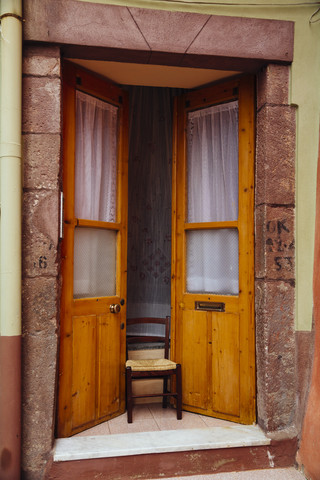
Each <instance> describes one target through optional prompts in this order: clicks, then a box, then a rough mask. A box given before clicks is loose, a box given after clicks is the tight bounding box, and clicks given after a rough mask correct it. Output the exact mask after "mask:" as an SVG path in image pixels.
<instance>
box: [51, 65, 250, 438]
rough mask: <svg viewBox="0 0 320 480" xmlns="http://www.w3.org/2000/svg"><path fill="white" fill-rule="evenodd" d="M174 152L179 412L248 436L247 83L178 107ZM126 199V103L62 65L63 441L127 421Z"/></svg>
mask: <svg viewBox="0 0 320 480" xmlns="http://www.w3.org/2000/svg"><path fill="white" fill-rule="evenodd" d="M219 124H223V128H220V129H219ZM204 135H206V138H207V137H209V140H208V141H207V140H205V141H203V136H204ZM226 135H227V141H225V139H226ZM173 139H174V142H173V143H174V152H173V158H174V161H173V188H172V192H173V193H172V272H171V276H172V282H171V283H172V284H171V304H172V306H171V311H172V315H171V317H172V321H171V330H172V331H171V357H172V359H174V360H176V361H179V362H181V364H182V369H183V406H184V407H183V408H184V409H185V410H189V411H193V412H199V413H202V414H205V415H211V416H215V417H218V418H224V419H229V420H233V421H236V422H240V423H252V422H253V421H254V419H255V400H254V399H255V368H254V307H253V278H254V277H253V274H254V272H253V192H254V188H253V158H254V140H253V139H254V102H253V80H252V79H251V78H241V79H238V80H235V81H231V82H228V83H226V84H223V85H218V86H215V87H211V88H209V89H205V90H203V89H202V90H199V91H194V92H190V93H188V94H186V95H183V96H182V97H179V98H178V99H177V102H176V108H175V113H174V132H173ZM226 149H227V150H226ZM212 151H217V152H218V153H217V155H215V158H211V157H212ZM208 152H209V155H208ZM210 152H211V153H210ZM230 158H231V160H230ZM228 159H229V160H228ZM217 164H221V165H222V168H221V165H220V166H219V165H218V170H215V168H216V165H217ZM212 166H213V167H212ZM217 178H218V181H217ZM127 188H128V98H127V95H126V93H125V92H123V91H122V90H121V89H120V88H118V87H116V86H114V85H110V84H108V83H106V82H105V81H103V80H102V79H100V78H96V77H94V76H92V75H90V74H89V73H87V72H86V71H83V70H81V69H79V68H78V67H76V66H75V65H72V64H67V63H66V64H65V65H64V75H63V190H64V208H63V211H64V213H63V227H64V233H63V241H62V248H61V265H62V267H61V268H62V296H61V325H60V361H59V391H58V415H57V417H58V422H57V435H58V436H59V437H66V436H70V435H73V434H75V433H78V432H80V431H82V430H85V429H87V428H90V427H92V426H94V425H97V424H98V423H101V422H103V421H106V420H108V419H110V418H112V417H115V416H117V415H120V414H121V413H123V412H124V411H125V352H126V348H125V342H126V270H127V207H128V205H127V203H128V201H127V198H128V196H127ZM231 190H232V191H231ZM212 192H215V193H214V195H212ZM217 199H220V200H217ZM225 202H226V203H229V206H228V207H227V211H226V212H225V211H224V208H223V206H222V204H223V203H225ZM212 203H213V204H214V205H213V207H212V205H211V204H212ZM230 209H231V210H230ZM210 212H211V213H210ZM225 272H227V274H226V275H225Z"/></svg>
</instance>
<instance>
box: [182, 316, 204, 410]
mask: <svg viewBox="0 0 320 480" xmlns="http://www.w3.org/2000/svg"><path fill="white" fill-rule="evenodd" d="M207 333H208V320H207V314H206V312H193V311H188V310H184V311H183V314H182V354H181V359H182V360H181V365H182V378H183V388H182V394H183V403H184V404H186V405H190V406H193V407H196V408H201V409H204V410H206V409H207V407H208V392H207V388H208V376H207V372H208V368H209V363H208V341H207Z"/></svg>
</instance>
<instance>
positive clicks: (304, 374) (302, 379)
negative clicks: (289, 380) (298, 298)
mask: <svg viewBox="0 0 320 480" xmlns="http://www.w3.org/2000/svg"><path fill="white" fill-rule="evenodd" d="M314 337H315V331H314V328H313V330H312V331H310V332H301V331H300V332H295V338H296V371H297V388H296V390H297V412H296V426H297V430H298V431H299V432H300V431H301V430H302V425H303V419H304V414H305V411H306V407H307V400H308V394H309V390H310V385H311V371H312V361H313V354H314Z"/></svg>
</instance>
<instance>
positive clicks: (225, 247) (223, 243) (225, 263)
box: [186, 228, 239, 295]
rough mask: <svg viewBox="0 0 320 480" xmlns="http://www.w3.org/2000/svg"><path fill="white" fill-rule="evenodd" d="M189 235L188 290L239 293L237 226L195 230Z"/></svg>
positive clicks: (194, 291) (227, 293) (225, 293)
mask: <svg viewBox="0 0 320 480" xmlns="http://www.w3.org/2000/svg"><path fill="white" fill-rule="evenodd" d="M186 237H187V274H186V277H187V292H189V293H213V294H214V293H215V294H220V295H238V293H239V260H238V259H239V247H238V230H236V229H235V228H232V229H231V228H230V229H226V228H225V229H217V230H193V231H188V232H186Z"/></svg>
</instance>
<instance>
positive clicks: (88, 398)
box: [72, 315, 97, 427]
mask: <svg viewBox="0 0 320 480" xmlns="http://www.w3.org/2000/svg"><path fill="white" fill-rule="evenodd" d="M72 326H73V336H72V353H73V355H72V366H73V368H72V417H73V425H75V426H77V427H79V426H81V425H85V424H87V423H89V422H91V421H93V420H94V418H95V413H96V412H95V397H96V394H95V376H96V333H97V329H96V316H95V315H88V316H81V317H73V318H72Z"/></svg>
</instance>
